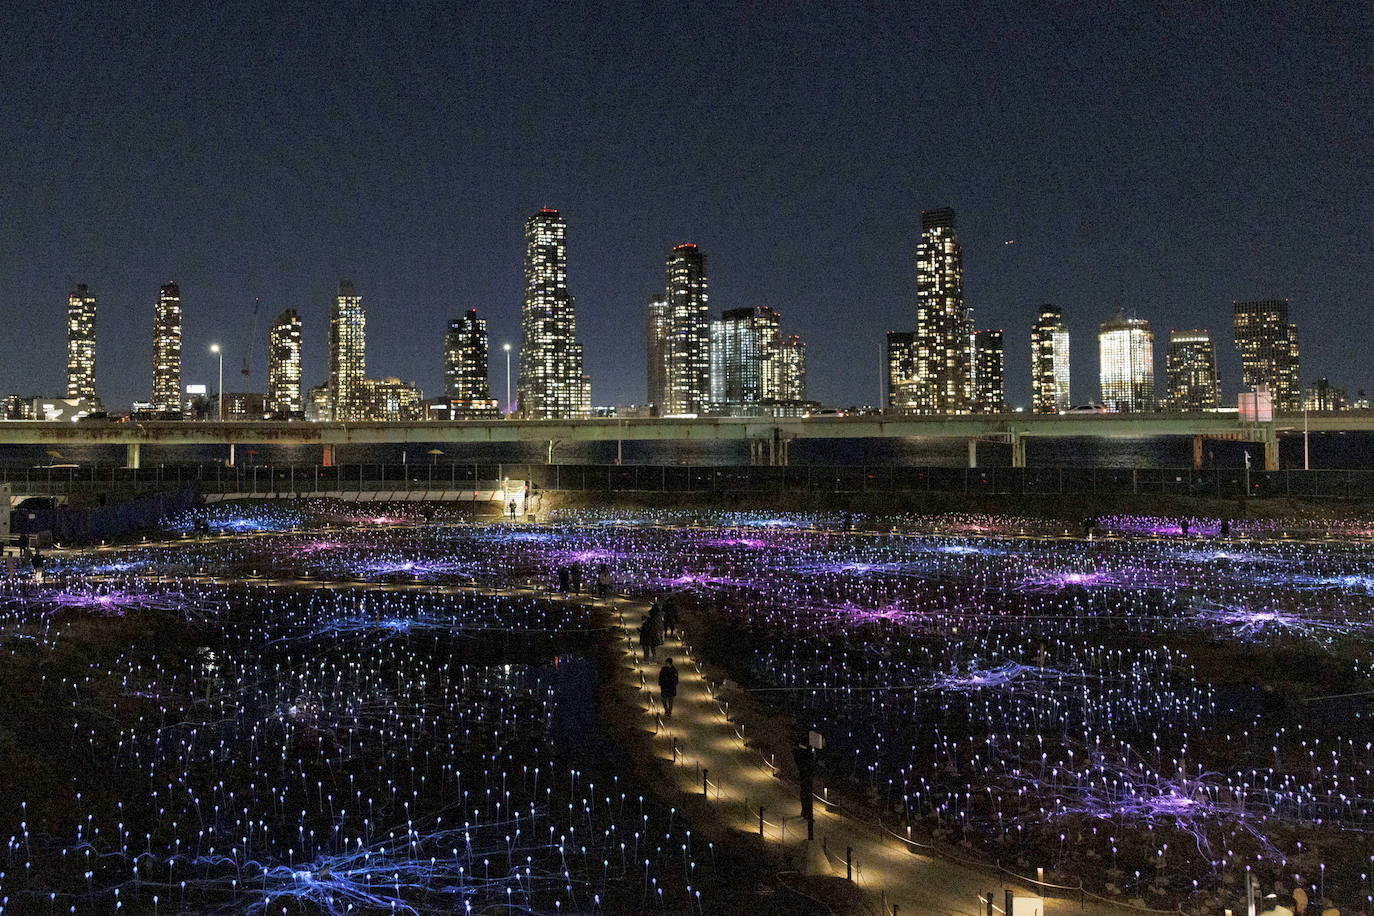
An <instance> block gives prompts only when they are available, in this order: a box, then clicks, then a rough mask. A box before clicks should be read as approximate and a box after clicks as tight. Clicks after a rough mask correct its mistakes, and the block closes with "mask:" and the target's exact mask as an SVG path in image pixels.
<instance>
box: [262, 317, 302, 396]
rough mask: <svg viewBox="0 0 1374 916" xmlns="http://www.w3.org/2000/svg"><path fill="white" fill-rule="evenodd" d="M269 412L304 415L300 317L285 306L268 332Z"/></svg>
mask: <svg viewBox="0 0 1374 916" xmlns="http://www.w3.org/2000/svg"><path fill="white" fill-rule="evenodd" d="M265 406H266V410H267V413H268V414H270V415H272V416H274V417H286V418H291V417H301V416H304V415H305V402H304V401H303V400H302V398H301V319H300V316H299V315H297V314H296V310H295V309H286V310H285V311H283V312H282V313H281V314H280V315H278V316H277V320H276V321H274V322H272V329H271V330H270V331H269V332H268V334H267V404H266V405H265Z"/></svg>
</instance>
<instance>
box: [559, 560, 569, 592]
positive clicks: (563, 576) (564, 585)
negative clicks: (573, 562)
mask: <svg viewBox="0 0 1374 916" xmlns="http://www.w3.org/2000/svg"><path fill="white" fill-rule="evenodd" d="M570 588H572V573H571V572H569V570H568V567H566V566H560V567H558V590H559V591H560V592H562V593H563V594H565V595H566V594H567V593H568V590H569V589H570Z"/></svg>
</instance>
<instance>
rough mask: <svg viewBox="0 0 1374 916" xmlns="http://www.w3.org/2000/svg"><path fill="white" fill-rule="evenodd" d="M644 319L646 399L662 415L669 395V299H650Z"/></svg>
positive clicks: (657, 297)
mask: <svg viewBox="0 0 1374 916" xmlns="http://www.w3.org/2000/svg"><path fill="white" fill-rule="evenodd" d="M644 319H645V320H644V339H645V341H646V342H647V347H646V349H645V352H644V367H645V369H646V374H647V378H646V380H645V386H644V387H645V401H646V402H647V403H648V404H649V405H651V406H652V407H653V408H654V412H655V413H657V414H660V415H661V414H662V413H663V412H664V410H663V408H664V404H665V402H666V400H667V396H668V300H667V299H666V298H665V297H663V296H655V297H653V298H652V299H650V300H649V308H648V310H647V311H646V312H645V316H644Z"/></svg>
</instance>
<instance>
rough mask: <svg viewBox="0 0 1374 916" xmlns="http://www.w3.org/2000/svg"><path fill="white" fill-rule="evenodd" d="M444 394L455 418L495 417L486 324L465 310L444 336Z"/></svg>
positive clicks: (474, 314)
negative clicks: (489, 374)
mask: <svg viewBox="0 0 1374 916" xmlns="http://www.w3.org/2000/svg"><path fill="white" fill-rule="evenodd" d="M444 394H445V396H446V397H447V398H448V401H449V404H450V406H451V407H452V411H453V413H452V415H453V417H454V418H463V417H494V416H496V415H497V405H496V401H494V400H493V399H492V396H491V380H490V378H489V376H488V365H487V320H486V319H485V318H478V317H477V309H468V310H467V314H465V315H464V316H463V317H462V318H456V319H454V320H453V321H450V322H449V325H448V333H447V334H445V335H444Z"/></svg>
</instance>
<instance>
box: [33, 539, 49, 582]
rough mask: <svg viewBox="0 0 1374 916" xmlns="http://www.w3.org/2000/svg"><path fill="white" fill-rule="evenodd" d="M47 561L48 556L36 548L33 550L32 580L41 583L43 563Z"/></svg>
mask: <svg viewBox="0 0 1374 916" xmlns="http://www.w3.org/2000/svg"><path fill="white" fill-rule="evenodd" d="M47 562H48V558H47V557H45V556H43V553H42V552H41V551H40V550H39V549H38V548H36V547H35V548H34V550H33V581H34V582H36V583H38V584H39V585H42V584H43V565H44V564H45V563H47Z"/></svg>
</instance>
